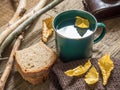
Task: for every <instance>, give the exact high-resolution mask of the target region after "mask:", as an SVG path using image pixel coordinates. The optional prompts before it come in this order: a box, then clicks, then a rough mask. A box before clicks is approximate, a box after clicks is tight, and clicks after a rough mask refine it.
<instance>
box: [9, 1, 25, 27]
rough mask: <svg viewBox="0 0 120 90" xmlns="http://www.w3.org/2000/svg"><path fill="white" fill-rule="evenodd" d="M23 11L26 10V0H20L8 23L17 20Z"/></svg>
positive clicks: (10, 23)
mask: <svg viewBox="0 0 120 90" xmlns="http://www.w3.org/2000/svg"><path fill="white" fill-rule="evenodd" d="M25 11H26V0H20V1H19V5H18V7H17V10H16V12H15V14H14V15H13V17H12V19H11V20H10V21H9V24H8V25H12V24H13V23H15V22H16V21H17V20H19V19H20V18H21V17H22V16H23V15H24V13H25Z"/></svg>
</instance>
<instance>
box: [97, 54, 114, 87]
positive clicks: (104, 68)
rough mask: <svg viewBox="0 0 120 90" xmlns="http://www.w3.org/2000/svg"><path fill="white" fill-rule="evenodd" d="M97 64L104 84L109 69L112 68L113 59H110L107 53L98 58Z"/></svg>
mask: <svg viewBox="0 0 120 90" xmlns="http://www.w3.org/2000/svg"><path fill="white" fill-rule="evenodd" d="M98 65H99V67H100V70H101V72H102V75H103V85H106V84H107V82H108V79H109V77H110V74H111V71H112V70H113V68H114V64H113V61H112V60H111V59H110V55H109V54H107V55H105V56H103V57H102V58H100V59H99V61H98Z"/></svg>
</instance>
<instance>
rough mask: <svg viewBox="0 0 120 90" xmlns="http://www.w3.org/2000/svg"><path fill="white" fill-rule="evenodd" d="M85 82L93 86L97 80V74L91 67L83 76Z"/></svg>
mask: <svg viewBox="0 0 120 90" xmlns="http://www.w3.org/2000/svg"><path fill="white" fill-rule="evenodd" d="M84 80H85V82H86V83H87V84H89V85H92V84H95V83H96V82H98V80H99V73H98V72H97V70H96V69H95V67H94V66H93V67H92V68H91V69H90V70H89V72H88V73H87V74H86V75H85V79H84Z"/></svg>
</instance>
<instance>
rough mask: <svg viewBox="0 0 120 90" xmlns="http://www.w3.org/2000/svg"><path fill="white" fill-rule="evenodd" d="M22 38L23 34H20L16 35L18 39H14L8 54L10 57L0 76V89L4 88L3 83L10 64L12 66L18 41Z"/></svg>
mask: <svg viewBox="0 0 120 90" xmlns="http://www.w3.org/2000/svg"><path fill="white" fill-rule="evenodd" d="M22 39H23V36H22V35H20V36H19V37H18V39H17V40H16V42H15V44H14V46H13V49H12V52H11V54H10V57H9V60H8V62H7V64H6V68H5V70H4V72H3V74H2V76H1V78H0V90H4V87H5V83H6V81H7V79H8V77H9V74H10V71H11V69H12V66H13V62H14V55H15V52H16V51H17V50H18V48H19V46H20V43H21V41H22Z"/></svg>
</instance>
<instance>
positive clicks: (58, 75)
mask: <svg viewBox="0 0 120 90" xmlns="http://www.w3.org/2000/svg"><path fill="white" fill-rule="evenodd" d="M112 60H113V62H114V65H115V67H114V70H113V71H112V74H111V76H110V78H109V80H108V83H107V85H106V86H103V84H102V74H101V71H100V69H99V66H98V63H97V60H96V59H91V63H92V65H93V66H95V67H96V69H97V71H98V72H99V76H100V77H99V81H98V82H97V83H96V84H95V85H92V86H89V85H87V84H86V82H85V81H84V76H85V75H83V76H81V77H69V76H66V75H65V74H64V72H65V71H66V70H68V69H72V68H75V67H76V66H78V65H84V64H85V62H86V60H78V61H74V62H69V63H63V62H57V63H56V64H55V65H54V66H53V68H52V70H51V74H50V80H51V81H50V86H49V90H120V60H118V59H114V58H112Z"/></svg>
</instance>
